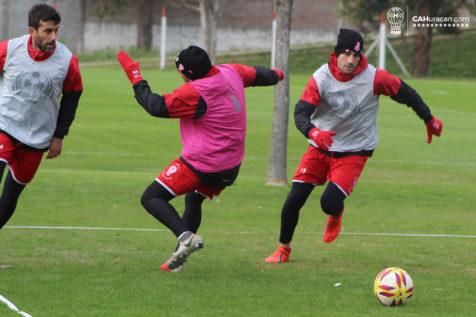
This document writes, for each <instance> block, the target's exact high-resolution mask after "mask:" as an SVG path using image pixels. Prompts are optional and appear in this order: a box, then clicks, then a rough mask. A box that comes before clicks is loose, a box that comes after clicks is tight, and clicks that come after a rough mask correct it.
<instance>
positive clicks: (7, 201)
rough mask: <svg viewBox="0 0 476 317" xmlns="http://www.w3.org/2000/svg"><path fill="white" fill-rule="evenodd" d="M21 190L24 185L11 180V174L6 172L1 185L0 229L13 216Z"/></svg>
mask: <svg viewBox="0 0 476 317" xmlns="http://www.w3.org/2000/svg"><path fill="white" fill-rule="evenodd" d="M2 173H3V171H2ZM23 188H25V185H22V184H19V183H17V182H16V181H15V180H14V179H13V176H12V173H11V172H8V174H7V178H6V179H5V184H4V185H3V192H2V196H1V197H0V229H1V228H3V226H4V225H5V224H6V223H7V222H8V220H9V219H10V217H11V216H12V215H13V212H14V211H15V208H16V207H17V202H18V198H19V197H20V194H21V192H22V191H23Z"/></svg>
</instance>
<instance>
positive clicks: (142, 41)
mask: <svg viewBox="0 0 476 317" xmlns="http://www.w3.org/2000/svg"><path fill="white" fill-rule="evenodd" d="M154 2H155V1H154V0H137V47H139V48H142V49H145V50H150V49H152V27H153V25H154Z"/></svg>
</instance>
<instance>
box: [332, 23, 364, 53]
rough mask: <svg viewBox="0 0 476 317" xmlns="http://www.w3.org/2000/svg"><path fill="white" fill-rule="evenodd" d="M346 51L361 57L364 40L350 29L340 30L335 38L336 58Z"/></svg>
mask: <svg viewBox="0 0 476 317" xmlns="http://www.w3.org/2000/svg"><path fill="white" fill-rule="evenodd" d="M347 50H349V51H352V52H354V53H356V54H357V55H362V53H363V52H364V40H363V39H362V35H360V33H359V32H357V31H354V30H351V29H340V30H339V35H338V37H337V45H336V47H335V48H334V52H335V53H336V55H337V56H339V55H340V54H342V53H345V52H346V51H347Z"/></svg>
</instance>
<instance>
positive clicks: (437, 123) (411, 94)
mask: <svg viewBox="0 0 476 317" xmlns="http://www.w3.org/2000/svg"><path fill="white" fill-rule="evenodd" d="M400 82H401V84H400V89H399V90H398V92H397V94H396V95H395V96H393V97H392V99H393V100H395V101H397V102H399V103H403V104H406V105H407V106H408V107H411V108H412V109H413V111H415V113H416V114H417V115H418V116H419V117H420V118H421V119H422V120H423V121H424V122H425V125H426V132H427V139H426V140H427V143H431V141H432V137H433V135H436V136H438V137H439V136H441V133H442V131H443V121H441V120H440V119H438V118H437V117H435V116H433V115H432V114H431V110H430V108H429V107H428V106H427V105H426V103H425V102H424V101H423V99H422V98H421V96H420V95H419V94H418V93H417V92H416V91H415V90H414V89H413V88H412V87H410V86H409V85H408V84H407V83H405V82H404V81H403V80H400Z"/></svg>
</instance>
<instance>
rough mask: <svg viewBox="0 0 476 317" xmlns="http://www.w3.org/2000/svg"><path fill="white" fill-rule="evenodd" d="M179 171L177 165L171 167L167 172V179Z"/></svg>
mask: <svg viewBox="0 0 476 317" xmlns="http://www.w3.org/2000/svg"><path fill="white" fill-rule="evenodd" d="M177 171H178V168H177V166H176V165H172V166H170V167H169V168H168V169H167V171H166V172H165V177H167V178H170V177H172V174H174V173H176V172H177Z"/></svg>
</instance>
